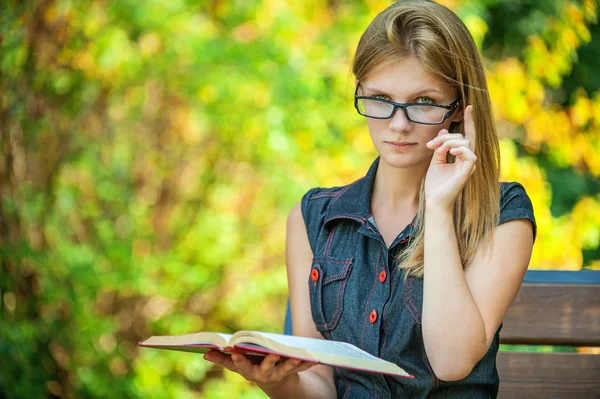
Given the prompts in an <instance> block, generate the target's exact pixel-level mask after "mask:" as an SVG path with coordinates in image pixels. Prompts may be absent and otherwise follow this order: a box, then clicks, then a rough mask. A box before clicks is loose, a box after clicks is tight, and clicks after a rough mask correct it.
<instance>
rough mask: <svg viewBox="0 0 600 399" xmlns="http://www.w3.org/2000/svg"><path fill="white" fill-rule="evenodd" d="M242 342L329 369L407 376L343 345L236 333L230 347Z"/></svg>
mask: <svg viewBox="0 0 600 399" xmlns="http://www.w3.org/2000/svg"><path fill="white" fill-rule="evenodd" d="M243 343H251V344H256V345H261V346H264V347H265V348H268V349H272V350H274V351H277V352H279V353H281V354H282V355H284V356H285V355H288V356H289V357H294V356H297V357H298V358H302V359H304V360H306V359H310V360H315V361H318V362H319V363H322V364H328V365H331V366H337V367H346V368H352V369H356V370H365V371H372V372H379V373H384V374H390V375H398V376H405V377H408V376H410V375H409V374H408V373H407V372H406V371H404V370H402V368H400V367H398V365H396V364H394V363H391V362H388V361H386V360H383V359H380V358H378V357H376V356H373V355H371V354H369V353H367V352H365V351H363V350H362V349H359V348H357V347H356V346H354V345H351V344H348V343H346V342H338V341H329V340H324V339H316V338H307V337H298V336H291V335H282V334H273V333H265V332H259V331H239V332H237V333H236V334H234V337H233V338H232V344H243ZM288 348H291V350H288Z"/></svg>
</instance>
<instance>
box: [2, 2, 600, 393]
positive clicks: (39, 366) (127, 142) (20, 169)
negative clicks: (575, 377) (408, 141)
mask: <svg viewBox="0 0 600 399" xmlns="http://www.w3.org/2000/svg"><path fill="white" fill-rule="evenodd" d="M442 3H444V4H446V5H448V6H449V7H451V8H453V9H455V10H456V11H457V12H458V13H459V15H460V16H461V17H462V18H463V20H464V21H465V22H466V24H467V25H468V27H469V28H470V29H471V31H472V32H473V35H474V36H475V38H476V40H477V42H478V43H479V44H480V46H481V48H482V50H483V52H484V54H485V55H486V56H487V57H488V61H489V62H488V74H489V81H490V90H491V94H492V98H493V101H494V105H495V110H496V113H497V122H498V126H499V128H500V132H501V134H502V138H503V139H502V150H503V154H502V155H503V162H504V172H503V173H504V175H503V176H504V178H505V179H507V180H518V181H521V182H523V183H524V185H525V187H526V188H527V190H528V192H529V194H530V196H531V197H532V199H533V201H534V206H535V210H536V215H537V217H538V223H539V235H538V241H537V243H536V247H535V253H534V258H533V261H532V265H531V267H534V268H568V269H579V268H581V267H582V266H583V265H584V262H585V265H586V266H589V267H598V266H599V261H598V255H599V253H598V252H599V249H598V248H599V242H600V228H599V226H600V220H598V217H599V216H598V215H600V201H599V198H598V192H599V189H598V175H599V174H600V161H599V158H598V156H597V155H598V154H599V153H600V151H599V146H600V144H599V139H598V137H599V136H598V128H599V126H600V95H599V94H598V82H597V77H595V76H594V74H593V73H591V72H590V71H594V70H595V67H596V66H597V62H596V60H597V57H596V55H597V54H598V51H599V50H598V45H597V44H593V40H592V38H593V37H595V36H596V35H598V25H595V23H596V18H597V14H598V11H597V7H598V3H597V2H596V1H593V0H582V1H578V2H573V1H566V0H551V1H547V2H534V1H531V0H530V1H525V0H522V1H511V2H502V1H497V0H486V1H483V2H482V1H475V0H463V1H458V0H454V1H453V0H445V1H443V2H442ZM387 4H388V2H387V1H383V0H364V1H353V2H339V1H323V0H306V1H303V2H300V3H298V2H296V3H294V2H290V1H279V0H277V1H275V0H269V1H262V2H259V1H243V2H242V1H217V0H211V1H197V0H187V1H186V0H175V1H169V2H164V1H158V0H149V1H145V2H142V3H140V2H138V1H135V2H134V1H131V0H120V1H115V0H109V1H90V2H78V1H69V0H44V1H33V0H27V1H17V0H8V1H5V2H3V3H2V4H1V5H0V98H1V103H0V104H1V105H0V121H1V122H0V132H1V136H0V143H1V144H0V145H1V148H2V151H1V153H0V320H1V322H0V357H1V358H2V359H3V364H2V373H0V397H3V398H7V399H12V398H24V397H26V398H41V397H65V398H82V397H83V398H85V397H94V398H104V397H106V398H113V397H130V398H171V397H178V398H192V397H205V398H221V397H223V398H229V397H241V398H255V397H264V395H262V394H261V393H260V392H259V391H258V390H257V389H256V388H255V387H253V386H252V385H251V384H249V383H247V382H246V381H245V380H243V379H241V378H240V377H238V376H236V375H234V374H232V373H228V372H226V373H223V372H222V370H219V369H213V368H212V367H211V365H210V364H209V363H207V362H204V361H203V360H202V358H201V357H200V356H196V355H192V354H182V353H163V352H159V351H150V350H141V351H138V349H137V347H136V342H138V341H139V340H142V339H144V338H146V337H147V336H149V335H155V334H178V333H185V332H190V331H196V330H202V329H211V330H220V331H227V330H229V331H232V330H237V329H241V328H245V329H262V330H271V331H278V330H280V329H281V326H282V319H283V305H284V303H285V298H286V296H287V286H286V276H285V268H284V265H283V259H284V254H283V248H284V237H283V236H284V234H283V233H282V232H283V231H285V220H286V216H287V212H288V211H289V209H290V208H291V207H292V205H293V204H294V203H295V202H296V201H298V200H299V199H300V197H301V196H302V194H303V193H304V192H305V191H306V190H307V189H308V188H310V187H313V186H316V185H327V186H331V185H339V184H345V183H348V182H349V181H352V180H353V179H355V178H357V177H359V176H361V175H362V174H363V173H364V172H365V170H366V168H367V166H368V165H369V163H370V162H371V161H372V160H373V158H374V157H375V152H374V149H373V148H372V145H371V143H370V139H369V135H368V134H367V133H366V127H365V124H364V121H363V120H362V118H360V117H358V115H356V114H355V111H354V110H353V108H352V105H351V104H352V102H351V97H352V92H353V90H352V84H353V80H352V77H351V76H350V74H349V72H350V61H351V58H352V53H353V50H354V48H355V46H356V43H357V41H358V38H359V36H360V34H361V32H362V30H363V29H364V28H365V27H366V25H367V24H368V22H369V21H370V20H371V19H372V18H373V17H374V16H375V15H376V14H377V13H378V12H379V11H381V10H382V9H383V8H384V7H385V6H386V5H387ZM565 237H569V240H565Z"/></svg>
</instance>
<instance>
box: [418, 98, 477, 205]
mask: <svg viewBox="0 0 600 399" xmlns="http://www.w3.org/2000/svg"><path fill="white" fill-rule="evenodd" d="M464 129H465V135H464V136H463V135H462V134H460V133H449V132H448V130H446V129H442V130H440V132H439V134H438V135H437V137H436V138H434V139H433V140H431V141H430V142H428V143H427V147H428V148H431V149H434V150H435V152H434V154H433V157H432V159H431V164H430V165H429V169H428V170H427V174H426V176H425V200H426V204H427V205H428V206H431V205H435V206H441V207H444V208H446V209H452V206H453V205H454V201H455V200H456V197H457V196H458V194H459V193H460V190H462V188H463V187H464V186H465V184H466V183H467V180H468V179H469V177H470V176H471V175H472V174H473V172H474V171H475V163H476V161H477V156H476V155H475V139H476V132H475V124H474V123H473V106H472V105H469V106H468V107H467V108H466V109H465V113H464ZM448 152H450V154H452V155H454V156H455V157H456V160H455V161H454V163H446V155H447V153H448Z"/></svg>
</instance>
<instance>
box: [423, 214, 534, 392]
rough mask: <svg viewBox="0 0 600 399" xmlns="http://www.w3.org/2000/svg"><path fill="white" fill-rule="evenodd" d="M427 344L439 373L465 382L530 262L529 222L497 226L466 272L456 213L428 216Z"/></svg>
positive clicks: (432, 362) (513, 295) (426, 265)
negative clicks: (457, 229) (455, 226)
mask: <svg viewBox="0 0 600 399" xmlns="http://www.w3.org/2000/svg"><path fill="white" fill-rule="evenodd" d="M424 227H425V276H424V283H423V317H422V323H423V324H422V325H423V340H424V342H425V350H426V352H427V357H428V358H429V361H430V363H431V367H432V368H433V370H434V372H435V374H436V375H437V376H438V377H439V378H440V379H442V380H449V381H452V380H459V379H462V378H465V377H466V376H467V375H469V373H470V372H471V370H472V369H473V367H474V366H475V365H476V364H477V362H478V361H479V360H480V359H481V358H482V357H483V356H484V355H485V354H486V352H487V351H488V349H489V347H490V345H491V343H492V340H493V338H494V334H495V332H496V330H497V329H498V327H499V326H500V323H501V322H502V319H503V318H504V315H505V314H506V312H507V310H508V308H509V306H510V304H511V303H512V301H513V299H514V297H515V296H516V294H517V292H518V290H519V286H520V284H521V281H522V280H523V275H524V274H525V271H526V269H527V265H528V264H529V258H530V256H531V250H532V246H533V231H532V225H531V222H530V221H528V220H514V221H510V222H507V223H504V224H502V225H500V226H498V227H497V228H496V229H495V231H494V234H493V238H492V244H491V245H490V248H489V249H488V251H487V252H485V251H484V248H483V246H482V245H480V246H479V248H478V249H477V251H476V254H475V257H474V259H473V262H472V263H471V264H470V265H469V267H468V268H467V269H466V271H463V269H462V266H461V263H460V258H459V255H458V246H457V242H456V235H455V232H454V227H453V223H452V212H451V211H447V210H443V209H431V208H428V209H427V211H426V215H425V226H424Z"/></svg>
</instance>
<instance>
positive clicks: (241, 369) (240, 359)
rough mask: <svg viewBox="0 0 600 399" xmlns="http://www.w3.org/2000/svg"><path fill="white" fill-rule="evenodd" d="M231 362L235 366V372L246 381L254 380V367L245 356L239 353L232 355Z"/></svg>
mask: <svg viewBox="0 0 600 399" xmlns="http://www.w3.org/2000/svg"><path fill="white" fill-rule="evenodd" d="M231 360H232V361H233V363H234V364H235V368H236V371H237V372H238V373H239V374H241V375H242V377H244V378H246V379H247V380H253V379H254V369H253V368H254V365H253V364H252V363H251V362H250V360H248V359H246V356H244V355H242V354H241V353H232V354H231Z"/></svg>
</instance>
